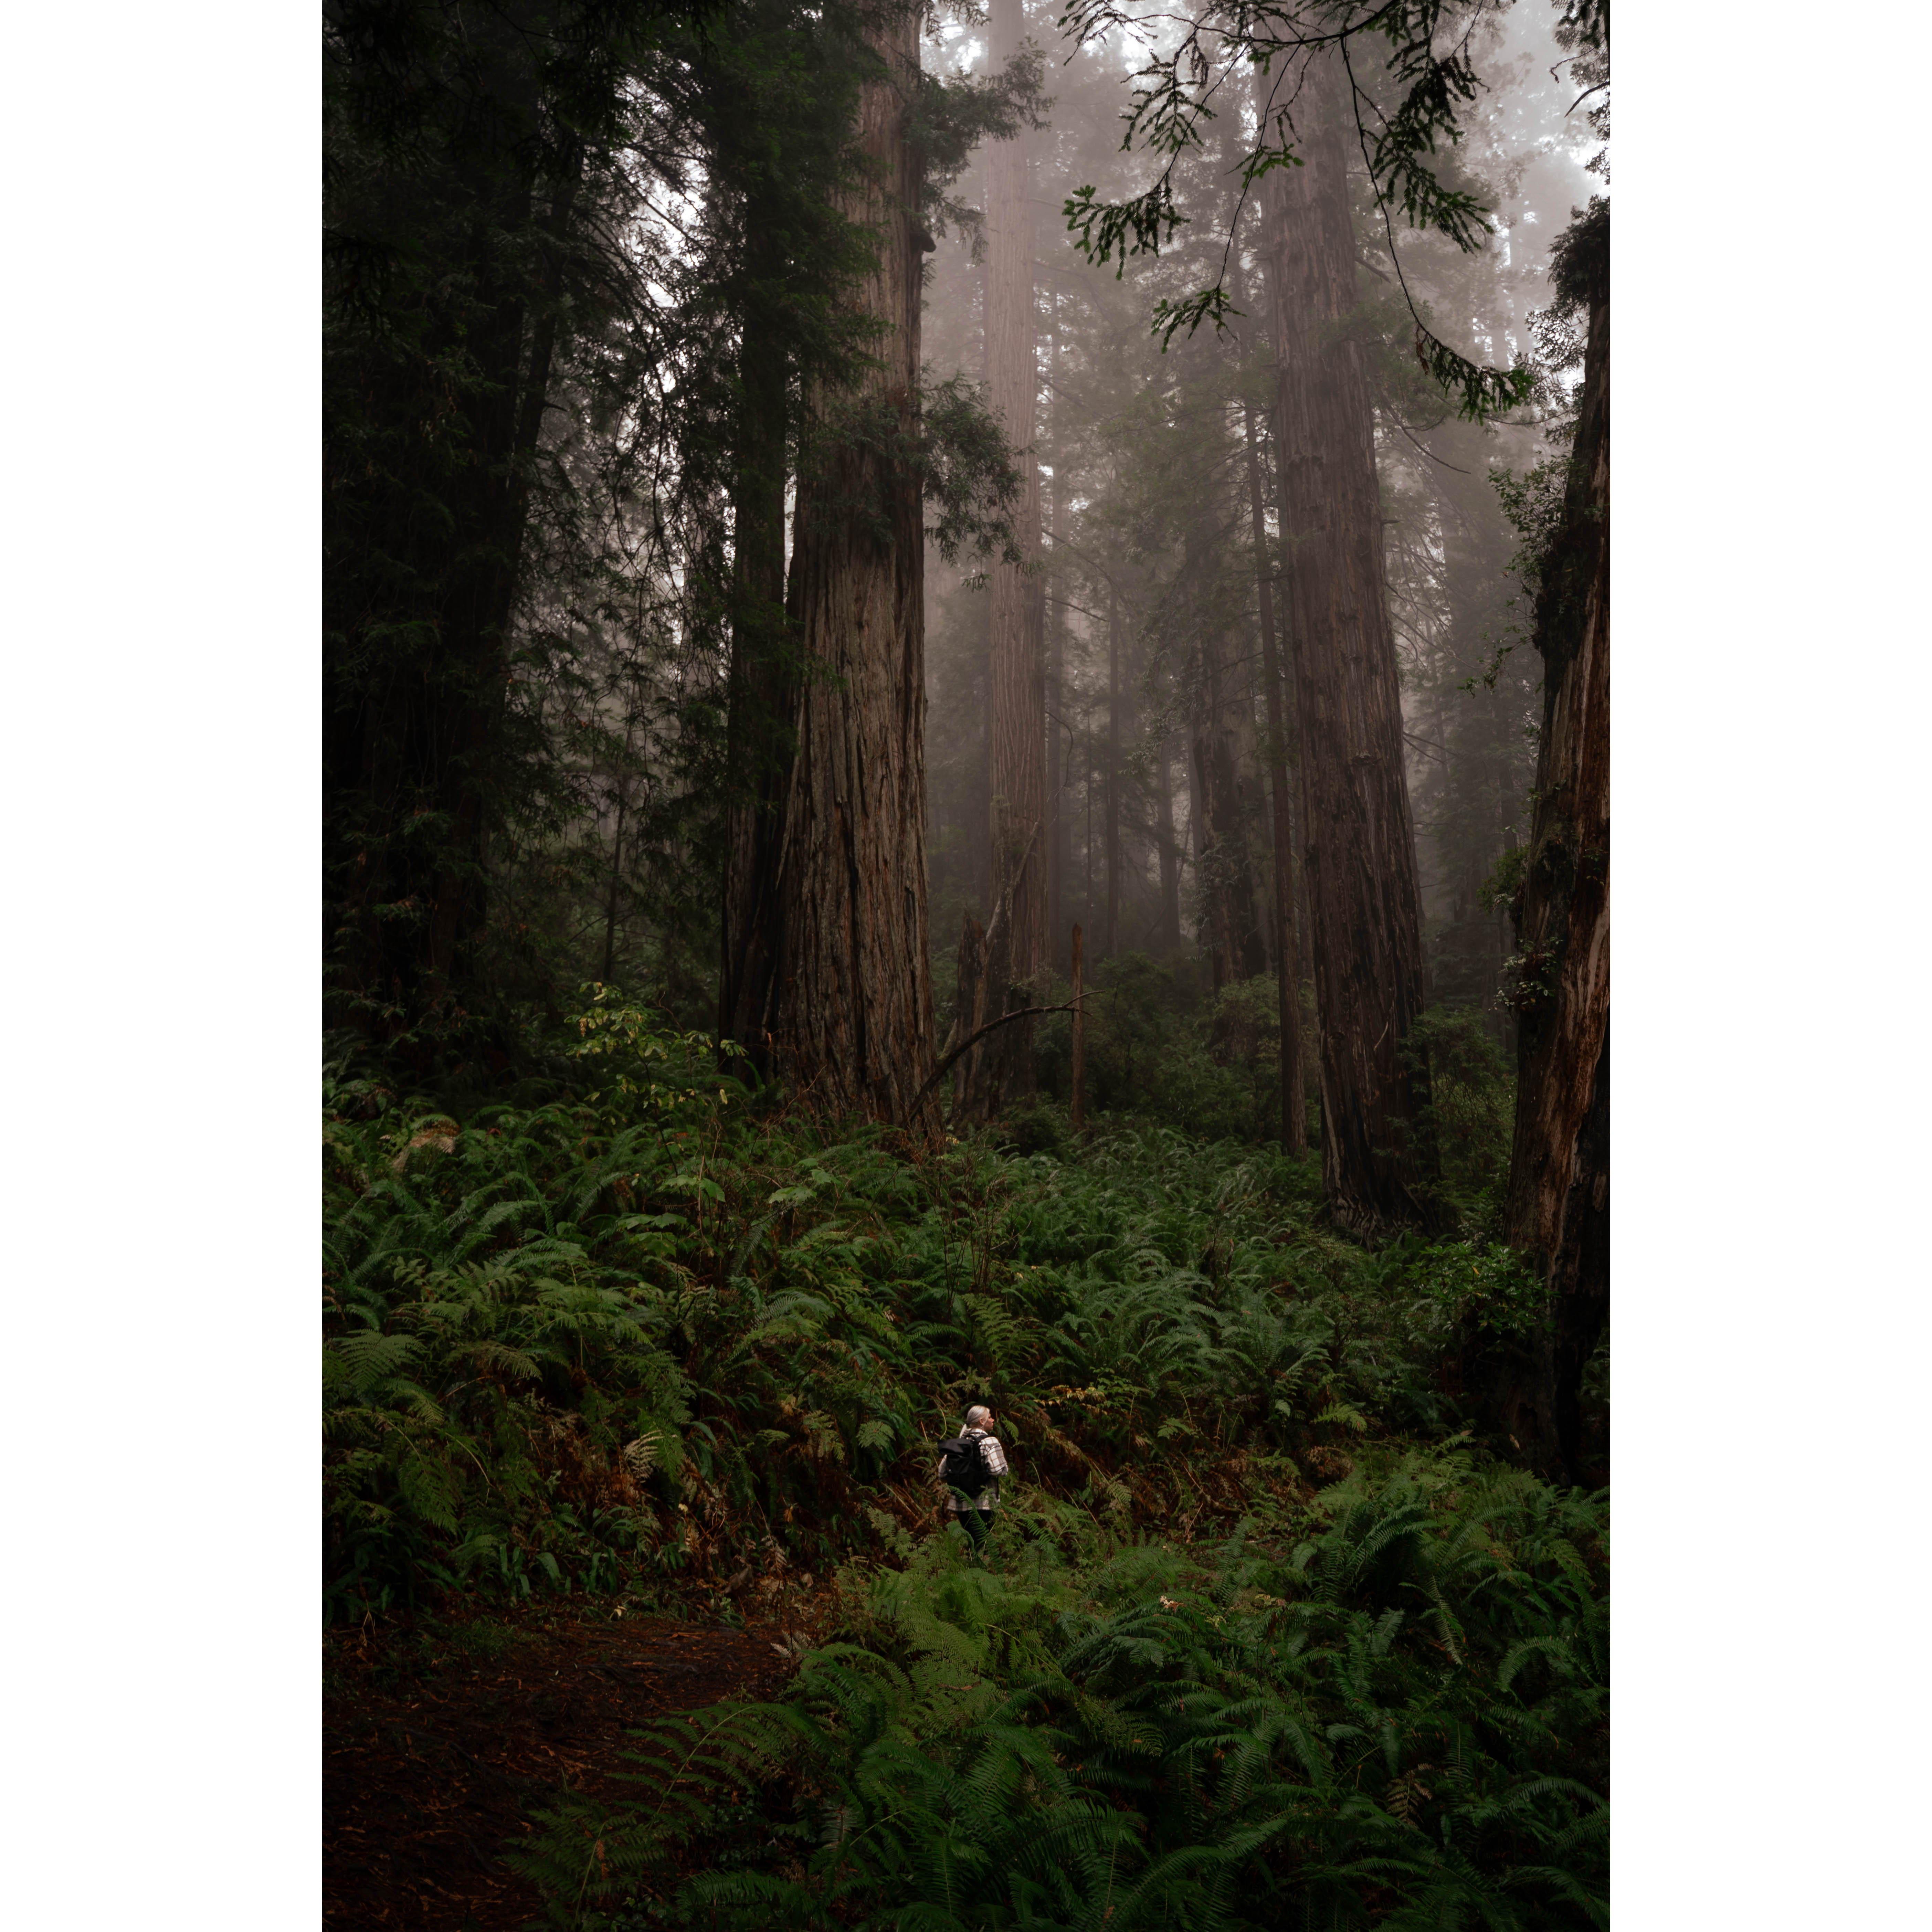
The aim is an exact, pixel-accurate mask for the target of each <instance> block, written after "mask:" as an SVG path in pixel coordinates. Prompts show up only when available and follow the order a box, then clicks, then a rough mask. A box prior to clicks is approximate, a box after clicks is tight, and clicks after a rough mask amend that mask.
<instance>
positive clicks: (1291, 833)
mask: <svg viewBox="0 0 1932 1932" xmlns="http://www.w3.org/2000/svg"><path fill="white" fill-rule="evenodd" d="M1242 424H1243V428H1244V430H1245V431H1246V433H1247V446H1248V448H1247V456H1248V514H1249V520H1250V523H1251V525H1252V526H1253V532H1254V543H1255V580H1256V582H1255V588H1256V595H1257V596H1258V597H1259V601H1260V612H1259V615H1260V619H1261V633H1262V685H1263V687H1264V688H1265V695H1266V697H1267V700H1268V802H1269V805H1270V806H1271V809H1272V811H1273V813H1274V933H1275V943H1274V971H1275V993H1276V1007H1277V1013H1278V1014H1279V1016H1280V1025H1281V1144H1282V1145H1283V1147H1284V1148H1286V1149H1287V1150H1288V1151H1289V1153H1290V1154H1299V1153H1301V1151H1302V1150H1303V1148H1305V1147H1307V1145H1308V1110H1307V1105H1306V1103H1305V1100H1304V1094H1305V1092H1306V1088H1305V1087H1304V1074H1303V1072H1302V1066H1301V951H1300V949H1299V948H1298V947H1297V946H1296V944H1295V829H1294V822H1293V814H1292V811H1290V808H1289V796H1288V787H1289V769H1288V751H1289V725H1288V716H1287V707H1286V705H1285V704H1284V703H1283V701H1282V691H1281V666H1280V662H1279V661H1278V659H1277V653H1276V649H1275V630H1274V583H1273V582H1272V581H1271V580H1272V578H1273V577H1274V568H1273V564H1274V559H1273V557H1272V556H1271V554H1270V552H1269V547H1268V520H1267V518H1266V517H1265V516H1264V514H1262V469H1261V463H1260V460H1259V458H1258V457H1257V455H1256V450H1255V421H1254V413H1253V411H1252V410H1247V409H1244V410H1243V411H1242ZM1295 762H1296V764H1297V766H1299V765H1300V763H1301V754H1300V752H1299V751H1297V753H1296V754H1295Z"/></svg>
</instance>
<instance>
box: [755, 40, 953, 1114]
mask: <svg viewBox="0 0 1932 1932" xmlns="http://www.w3.org/2000/svg"><path fill="white" fill-rule="evenodd" d="M868 40H869V41H870V43H871V46H872V47H873V49H874V51H875V52H877V54H878V55H880V58H882V60H883V62H884V63H885V69H886V71H885V72H884V73H883V74H880V75H879V76H877V77H873V78H871V79H868V80H867V81H866V82H865V84H864V86H862V89H861V90H860V93H859V110H858V114H859V124H858V130H857V134H858V144H859V148H860V150H861V151H862V154H863V155H864V157H865V161H866V163H867V168H868V177H869V178H868V179H867V180H866V181H863V182H862V183H861V184H859V185H858V186H856V187H853V189H851V190H848V193H847V205H846V212H847V214H849V215H850V216H851V217H852V218H853V219H854V220H857V221H859V222H862V223H864V224H865V226H868V227H869V228H870V229H872V230H873V232H874V233H875V234H876V235H877V238H878V256H877V263H876V266H875V267H874V269H873V271H872V272H871V273H870V274H868V275H867V276H865V278H863V279H862V281H861V282H860V283H859V285H858V286H857V287H856V288H855V289H854V290H853V294H852V296H851V300H852V302H853V306H854V307H855V308H856V309H857V310H858V311H859V312H860V313H861V314H863V315H864V316H865V317H868V318H869V319H871V320H874V321H875V322H876V323H877V324H879V325H880V332H879V334H878V335H877V338H876V341H875V344H874V350H873V355H874V366H873V367H871V368H869V369H868V370H867V371H866V372H865V374H863V376H862V377H860V379H859V381H858V383H857V384H856V390H855V392H853V393H850V394H841V395H823V394H819V395H814V398H813V399H812V412H811V413H812V416H813V418H814V422H813V424H812V429H813V436H812V443H813V449H812V452H811V456H810V458H809V459H808V460H807V461H806V462H805V463H802V465H801V470H802V473H801V476H800V479H799V489H798V499H797V509H796V520H795V522H794V524H793V555H792V565H791V576H790V587H789V595H788V597H787V615H788V616H789V619H790V624H791V627H792V630H793V634H794V636H795V637H796V639H797V640H798V644H799V649H800V650H801V652H802V654H803V655H804V657H805V659H806V660H807V661H808V666H809V674H808V675H807V676H805V677H803V678H802V679H801V680H800V688H799V697H798V703H797V709H796V716H797V720H798V722H797V727H796V751H795V754H794V756H793V761H792V765H791V770H790V784H789V787H788V790H787V793H786V796H785V799H784V829H783V836H782V839H781V844H780V848H779V850H778V853H777V854H776V866H775V871H776V877H775V885H774V889H773V891H772V910H773V914H774V916H775V920H776V924H777V932H776V935H775V942H774V944H775V955H776V964H775V971H773V973H772V976H771V978H772V997H771V1001H770V1005H769V1012H770V1020H769V1028H768V1031H769V1034H770V1048H771V1052H772V1061H773V1064H774V1067H775V1070H776V1071H777V1072H778V1074H779V1075H780V1076H781V1078H783V1079H784V1080H785V1081H786V1082H787V1084H788V1085H790V1087H791V1088H793V1091H795V1092H796V1093H797V1094H799V1095H800V1096H801V1097H805V1098H807V1099H808V1100H809V1101H810V1102H811V1103H812V1104H813V1105H814V1106H817V1107H818V1108H820V1109H823V1110H825V1111H827V1112H856V1113H859V1114H862V1115H866V1116H868V1117H869V1118H873V1119H876V1120H882V1121H894V1122H897V1123H899V1124H903V1125H906V1126H910V1127H917V1128H919V1129H920V1130H924V1131H927V1132H932V1131H936V1130H937V1127H938V1108H937V1105H936V1103H935V1102H934V1101H933V1100H932V1099H931V1098H930V1097H928V1098H927V1099H926V1100H924V1101H922V1102H919V1103H918V1105H917V1107H916V1112H915V1106H914V1103H915V1101H916V1099H917V1097H918V1096H919V1094H920V1093H921V1091H922V1087H923V1085H924V1082H925V1080H926V1075H927V1073H929V1071H930V1070H931V1068H932V1065H933V1062H934V1052H933V1026H932V980H931V977H930V975H929V971H928V963H927V954H926V824H925V821H926V763H925V723H926V696H925V691H926V684H925V664H924V658H925V642H926V639H925V622H924V614H923V609H922V587H923V574H924V556H925V538H924V532H923V520H922V505H921V496H920V479H919V474H918V472H917V470H916V468H915V467H914V466H913V463H910V461H908V460H907V459H906V458H905V457H904V455H903V453H902V452H903V451H904V449H906V448H907V446H910V445H911V444H912V443H913V441H914V440H915V439H916V436H917V434H918V429H919V422H918V415H919V392H918V378H919V271H920V263H921V255H920V251H919V245H918V244H919V239H921V234H920V229H919V215H918V209H919V171H918V165H917V162H916V158H915V154H914V151H913V147H912V145H911V142H910V133H911V122H912V117H913V110H914V107H915V105H916V96H917V90H918V83H919V23H918V17H917V16H916V13H913V12H910V11H907V12H904V13H896V14H894V15H892V16H889V17H882V18H879V19H877V20H875V21H874V23H872V24H871V26H869V27H868ZM853 405H856V410H857V413H858V414H859V416H861V417H862V418H863V419H866V421H867V422H868V428H867V430H866V432H865V434H852V433H851V432H850V430H849V429H848V428H841V424H849V422H850V420H851V418H850V416H849V415H848V414H847V411H848V410H850V408H851V407H852V406H853ZM880 431H884V432H885V433H884V434H880Z"/></svg>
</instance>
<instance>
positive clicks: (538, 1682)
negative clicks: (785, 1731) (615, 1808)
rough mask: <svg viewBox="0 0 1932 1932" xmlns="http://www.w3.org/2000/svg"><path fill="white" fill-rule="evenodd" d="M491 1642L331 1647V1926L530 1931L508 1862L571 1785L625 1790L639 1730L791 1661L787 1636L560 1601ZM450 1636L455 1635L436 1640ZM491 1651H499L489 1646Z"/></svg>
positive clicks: (764, 1681)
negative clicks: (532, 1811) (541, 1807)
mask: <svg viewBox="0 0 1932 1932" xmlns="http://www.w3.org/2000/svg"><path fill="white" fill-rule="evenodd" d="M472 1631H474V1632H476V1633H478V1634H480V1636H481V1638H482V1639H483V1640H485V1641H484V1642H483V1643H479V1642H478V1639H477V1637H475V1636H472V1637H468V1638H466V1637H465V1636H464V1634H463V1633H462V1632H461V1631H450V1632H448V1633H443V1632H437V1633H436V1635H437V1636H438V1637H441V1636H443V1635H444V1634H447V1635H448V1636H449V1637H450V1638H451V1640H452V1641H451V1642H450V1643H449V1644H448V1646H446V1647H445V1646H442V1645H440V1643H426V1642H425V1638H424V1637H423V1636H422V1635H421V1634H416V1633H410V1632H404V1633H400V1634H395V1635H392V1636H391V1637H389V1638H388V1639H386V1641H385V1643H384V1644H383V1646H382V1647H381V1649H375V1648H374V1647H373V1646H370V1645H369V1644H368V1643H365V1642H363V1641H362V1640H358V1639H356V1638H353V1637H350V1638H341V1639H337V1640H334V1641H332V1644H331V1646H330V1656H329V1664H330V1667H331V1669H330V1676H329V1689H328V1691H327V1693H326V1695H325V1698H324V1702H323V1921H324V1923H325V1924H326V1925H327V1926H329V1927H330V1928H332V1932H362V1928H364V1927H370V1928H374V1927H386V1928H387V1927H393V1928H395V1932H520V1928H521V1927H523V1926H526V1925H527V1924H529V1923H530V1922H531V1921H532V1920H533V1919H535V1918H538V1915H539V1914H540V1912H541V1903H540V1901H539V1900H538V1896H537V1894H536V1892H535V1890H534V1889H533V1888H532V1887H530V1886H529V1885H526V1884H525V1883H524V1882H523V1881H522V1880H521V1879H517V1878H516V1877H514V1876H512V1875H511V1873H509V1872H508V1871H507V1870H505V1869H504V1867H502V1865H501V1864H499V1863H498V1862H497V1853H498V1852H499V1849H501V1847H502V1845H503V1843H504V1842H505V1841H506V1840H508V1839H510V1838H514V1837H515V1836H517V1835H518V1834H519V1833H520V1832H521V1831H522V1830H523V1829H525V1823H526V1812H527V1811H528V1809H529V1807H530V1806H531V1805H533V1804H540V1803H541V1802H544V1800H545V1799H547V1798H548V1797H550V1796H551V1795H552V1794H553V1793H555V1792H556V1790H558V1789H559V1787H561V1786H562V1785H564V1784H571V1785H574V1786H575V1787H577V1788H578V1789H579V1790H585V1791H589V1792H591V1793H601V1792H610V1793H613V1794H614V1793H616V1792H617V1791H619V1790H621V1789H622V1787H621V1785H620V1784H619V1783H618V1782H617V1781H616V1778H614V1777H613V1773H614V1772H618V1771H620V1770H622V1769H624V1768H625V1767H624V1765H623V1760H622V1757H621V1756H620V1755H619V1754H620V1753H621V1752H622V1751H623V1750H624V1748H625V1745H626V1742H627V1740H626V1739H625V1735H624V1734H625V1730H627V1728H628V1727H633V1726H635V1725H637V1724H642V1723H643V1722H645V1721H646V1720H648V1719H649V1718H657V1717H661V1716H663V1715H666V1714H667V1713H669V1712H673V1711H681V1710H688V1709H696V1708H697V1707H698V1706H703V1705H706V1704H715V1703H720V1702H721V1701H722V1700H724V1699H726V1698H727V1697H741V1696H742V1697H765V1696H769V1695H770V1694H772V1692H773V1691H775V1690H776V1689H777V1688H778V1686H779V1685H781V1684H782V1682H784V1679H785V1678H786V1676H787V1675H788V1674H789V1673H790V1669H791V1666H790V1664H789V1663H788V1662H787V1661H786V1660H785V1659H784V1658H781V1657H780V1656H779V1655H778V1654H777V1653H776V1652H775V1651H774V1650H773V1649H772V1645H773V1643H775V1642H776V1641H777V1640H779V1639H780V1638H781V1637H783V1635H784V1632H783V1631H781V1630H779V1629H778V1628H775V1627H774V1628H769V1629H766V1628H755V1629H747V1630H742V1631H738V1630H728V1629H725V1628H721V1627H720V1626H718V1625H694V1624H682V1623H677V1622H672V1621H671V1620H670V1619H666V1618H662V1617H649V1616H640V1615H638V1614H637V1613H634V1612H633V1613H629V1614H628V1615H626V1616H622V1618H619V1617H617V1616H613V1613H612V1612H611V1610H610V1609H609V1608H608V1607H604V1606H601V1605H599V1606H598V1607H595V1608H591V1607H588V1606H583V1607H571V1608H568V1609H563V1610H558V1609H554V1608H553V1609H550V1610H547V1612H546V1613H543V1614H542V1615H540V1616H538V1615H532V1616H526V1617H525V1618H523V1619H520V1620H519V1622H517V1624H515V1625H504V1624H496V1625H481V1626H472ZM490 1647H493V1648H495V1649H496V1651H497V1652H498V1654H496V1655H479V1654H478V1651H479V1649H487V1648H490Z"/></svg>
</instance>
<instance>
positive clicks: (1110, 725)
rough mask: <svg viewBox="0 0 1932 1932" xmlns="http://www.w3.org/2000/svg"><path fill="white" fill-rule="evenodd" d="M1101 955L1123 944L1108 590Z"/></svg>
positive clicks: (1115, 692) (1117, 681)
mask: <svg viewBox="0 0 1932 1932" xmlns="http://www.w3.org/2000/svg"><path fill="white" fill-rule="evenodd" d="M1120 944H1121V599H1120V596H1119V594H1118V592H1115V590H1113V589H1112V588H1109V590H1108V592H1107V924H1106V938H1105V939H1104V941H1103V943H1102V945H1101V948H1100V950H1101V956H1102V957H1103V958H1104V959H1112V958H1113V957H1114V956H1115V954H1116V953H1118V951H1119V950H1120Z"/></svg>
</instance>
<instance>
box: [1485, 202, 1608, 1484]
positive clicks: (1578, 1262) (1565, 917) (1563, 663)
mask: <svg viewBox="0 0 1932 1932" xmlns="http://www.w3.org/2000/svg"><path fill="white" fill-rule="evenodd" d="M1585 245H1586V246H1592V247H1593V248H1595V249H1596V250H1597V251H1598V253H1597V254H1595V256H1593V257H1592V260H1591V261H1590V263H1589V267H1588V270H1587V272H1588V273H1589V278H1590V283H1591V287H1590V288H1589V326H1590V333H1589V347H1588V349H1587V350H1586V354H1585V358H1584V365H1583V395H1582V398H1581V401H1580V408H1579V411H1578V416H1577V442H1576V446H1575V449H1574V453H1573V455H1572V457H1571V469H1570V481H1569V487H1568V490H1567V492H1566V493H1565V500H1564V511H1563V522H1562V526H1561V528H1560V529H1559V531H1558V532H1557V535H1556V540H1555V542H1554V543H1553V545H1552V547H1551V549H1550V553H1549V556H1548V558H1547V560H1546V562H1545V564H1544V572H1543V582H1542V584H1541V588H1540V589H1539V591H1538V597H1537V606H1536V635H1535V641H1536V646H1537V648H1538V650H1539V651H1540V652H1541V653H1542V655H1543V662H1544V721H1543V739H1542V742H1541V746H1540V748H1539V749H1538V756H1537V766H1536V799H1537V802H1536V815H1535V822H1534V824H1533V826H1532V830H1531V833H1530V843H1529V857H1528V861H1527V863H1526V867H1525V870H1524V874H1523V893H1522V897H1521V900H1520V910H1518V913H1517V976H1516V982H1515V984H1514V987H1513V988H1512V989H1511V1004H1512V1005H1513V1007H1514V1010H1515V1012H1516V1014H1517V1024H1518V1028H1519V1032H1518V1049H1517V1103H1516V1129H1515V1134H1514V1141H1513V1144H1512V1145H1511V1154H1510V1191H1509V1204H1508V1232H1509V1238H1510V1241H1511V1244H1513V1245H1514V1247H1517V1248H1518V1249H1519V1250H1521V1251H1522V1252H1523V1253H1524V1254H1526V1256H1529V1258H1530V1259H1531V1260H1532V1263H1533V1264H1534V1265H1535V1266H1536V1267H1537V1268H1538V1269H1539V1270H1541V1271H1542V1273H1543V1274H1544V1279H1545V1280H1546V1282H1547V1285H1548V1288H1549V1292H1550V1331H1549V1342H1550V1359H1549V1361H1548V1362H1547V1364H1546V1367H1545V1372H1544V1389H1543V1391H1542V1392H1541V1400H1540V1402H1539V1403H1538V1409H1539V1413H1538V1416H1537V1418H1536V1425H1537V1427H1538V1430H1539V1432H1540V1434H1541V1438H1542V1440H1541V1443H1540V1445H1539V1448H1540V1449H1541V1455H1542V1458H1543V1460H1544V1461H1546V1462H1547V1463H1556V1464H1557V1465H1558V1466H1560V1467H1561V1468H1562V1471H1563V1472H1564V1474H1565V1475H1566V1476H1567V1477H1568V1478H1569V1479H1570V1480H1571V1481H1573V1482H1574V1481H1577V1479H1578V1473H1579V1472H1578V1461H1579V1446H1580V1445H1579V1437H1580V1416H1579V1414H1578V1407H1577V1390H1578V1385H1579V1384H1580V1382H1581V1380H1582V1379H1583V1370H1584V1367H1585V1366H1586V1364H1587V1363H1588V1362H1589V1358H1590V1355H1591V1353H1592V1351H1593V1350H1594V1349H1595V1346H1596V1345H1597V1343H1598V1340H1600V1339H1601V1337H1602V1334H1603V1331H1604V1323H1605V1322H1606V1321H1607V1319H1608V1316H1609V1313H1610V237H1609V228H1608V219H1607V216H1606V217H1605V218H1604V223H1603V224H1602V226H1601V239H1593V241H1592V242H1587V243H1586V244H1585Z"/></svg>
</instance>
